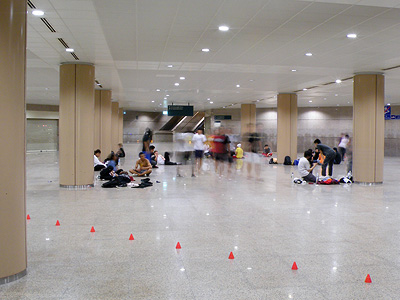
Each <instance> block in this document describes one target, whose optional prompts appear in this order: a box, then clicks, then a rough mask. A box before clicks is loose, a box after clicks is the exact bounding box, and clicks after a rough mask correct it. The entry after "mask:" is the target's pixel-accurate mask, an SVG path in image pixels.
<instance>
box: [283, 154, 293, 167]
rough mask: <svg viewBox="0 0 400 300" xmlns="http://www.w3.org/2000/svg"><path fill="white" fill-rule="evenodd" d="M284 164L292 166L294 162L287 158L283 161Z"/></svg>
mask: <svg viewBox="0 0 400 300" xmlns="http://www.w3.org/2000/svg"><path fill="white" fill-rule="evenodd" d="M283 164H284V165H286V166H290V165H291V164H292V160H291V159H290V156H285V160H284V161H283Z"/></svg>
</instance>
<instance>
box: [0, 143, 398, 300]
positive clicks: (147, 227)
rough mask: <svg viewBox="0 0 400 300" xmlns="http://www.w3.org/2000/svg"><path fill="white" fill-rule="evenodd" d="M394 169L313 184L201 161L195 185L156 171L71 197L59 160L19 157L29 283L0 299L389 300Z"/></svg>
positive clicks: (131, 154)
mask: <svg viewBox="0 0 400 300" xmlns="http://www.w3.org/2000/svg"><path fill="white" fill-rule="evenodd" d="M158 147H159V148H160V152H163V151H165V150H170V149H171V148H172V145H170V144H160V145H158ZM138 149H139V146H138V145H128V146H127V147H126V150H127V154H128V157H127V158H126V159H124V160H122V161H121V164H122V167H123V168H124V169H128V168H130V167H132V166H133V164H134V160H135V159H136V155H137V150H138ZM399 166H400V162H399V161H398V160H397V159H394V158H387V159H386V160H385V183H384V184H383V185H378V186H361V185H339V186H317V185H308V184H307V185H294V184H292V183H291V174H292V172H294V174H295V175H296V170H295V169H294V167H290V166H281V165H279V166H277V165H269V164H268V163H267V159H266V160H265V164H263V165H262V166H260V169H259V170H255V169H254V168H253V169H252V173H251V174H250V175H251V176H248V175H249V174H248V172H247V165H246V163H245V164H244V166H243V167H242V168H241V169H240V166H237V165H236V163H234V164H233V165H231V166H230V167H228V166H226V167H225V170H224V173H223V176H222V178H221V177H220V176H218V175H216V174H215V172H214V166H213V163H212V161H211V160H206V161H205V165H204V168H203V170H202V173H201V174H199V175H198V176H197V177H191V166H190V165H187V166H180V167H177V166H160V168H159V169H156V170H154V172H153V174H152V175H151V176H150V178H151V180H152V182H153V183H154V186H153V187H150V188H146V189H131V188H118V189H102V188H101V186H100V185H101V183H102V182H100V181H98V180H96V185H95V187H94V188H89V189H87V190H79V191H74V190H65V189H60V188H59V186H58V185H59V183H58V164H57V153H29V154H28V155H27V174H28V182H27V213H29V214H30V216H31V220H30V221H29V222H28V223H27V228H28V236H27V238H28V275H27V276H26V277H24V278H23V279H21V280H19V281H17V282H13V283H10V284H7V285H2V286H0V299H374V300H377V299H398V298H399V296H398V295H399V289H400V272H399V271H398V270H399V267H400V251H399V250H400V222H399V211H400V201H399V192H398V191H399V189H398V179H397V178H398V175H400V171H399ZM178 168H179V174H180V175H182V176H183V177H178V176H177V174H178ZM257 172H259V173H257ZM344 174H345V166H342V165H340V166H335V167H334V175H335V176H340V175H344ZM157 181H159V183H157ZM57 220H59V221H60V223H61V226H59V227H56V226H55V223H56V221H57ZM92 226H94V227H95V230H96V232H95V233H90V228H91V227H92ZM131 233H132V234H133V236H134V241H129V240H128V239H129V235H130V234H131ZM177 242H180V244H181V245H182V249H180V250H176V249H175V245H176V243H177ZM231 251H232V252H233V254H234V256H235V259H234V260H229V259H228V256H229V253H230V252H231ZM294 261H296V262H297V265H298V267H299V269H298V270H297V271H292V270H291V266H292V264H293V262H294ZM367 274H370V275H371V278H372V284H366V283H364V280H365V277H366V276H367Z"/></svg>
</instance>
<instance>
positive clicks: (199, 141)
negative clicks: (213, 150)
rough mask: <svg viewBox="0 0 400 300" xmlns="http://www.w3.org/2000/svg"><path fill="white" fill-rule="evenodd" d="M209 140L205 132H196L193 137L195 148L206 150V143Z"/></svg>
mask: <svg viewBox="0 0 400 300" xmlns="http://www.w3.org/2000/svg"><path fill="white" fill-rule="evenodd" d="M206 141H207V138H206V136H205V135H204V134H198V133H196V134H195V135H194V136H193V138H192V143H193V148H194V150H201V151H204V143H205V142H206Z"/></svg>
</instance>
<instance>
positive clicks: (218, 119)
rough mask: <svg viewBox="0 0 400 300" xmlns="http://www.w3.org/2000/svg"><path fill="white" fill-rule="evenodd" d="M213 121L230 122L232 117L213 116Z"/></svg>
mask: <svg viewBox="0 0 400 300" xmlns="http://www.w3.org/2000/svg"><path fill="white" fill-rule="evenodd" d="M214 120H215V121H221V120H232V116H226V115H216V116H214Z"/></svg>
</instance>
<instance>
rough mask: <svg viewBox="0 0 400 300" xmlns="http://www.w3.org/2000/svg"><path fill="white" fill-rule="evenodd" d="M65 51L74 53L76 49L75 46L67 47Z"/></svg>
mask: <svg viewBox="0 0 400 300" xmlns="http://www.w3.org/2000/svg"><path fill="white" fill-rule="evenodd" d="M65 51H67V52H70V53H72V52H74V51H75V50H74V49H73V48H66V49H65Z"/></svg>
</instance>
